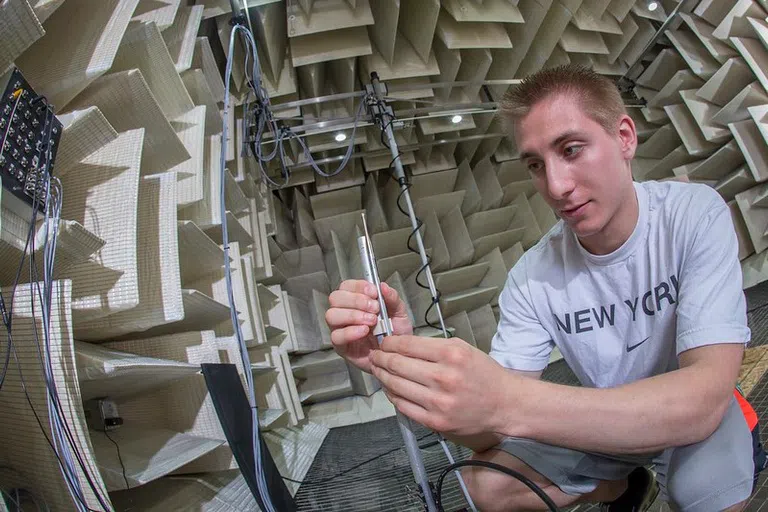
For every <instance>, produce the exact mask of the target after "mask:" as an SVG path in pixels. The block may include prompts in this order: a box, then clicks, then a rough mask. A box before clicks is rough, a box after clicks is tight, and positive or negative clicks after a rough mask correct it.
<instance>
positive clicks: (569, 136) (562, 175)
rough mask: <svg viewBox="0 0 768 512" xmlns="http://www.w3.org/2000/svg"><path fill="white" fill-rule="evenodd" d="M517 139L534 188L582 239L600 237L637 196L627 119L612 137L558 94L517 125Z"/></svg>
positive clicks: (631, 130)
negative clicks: (622, 208)
mask: <svg viewBox="0 0 768 512" xmlns="http://www.w3.org/2000/svg"><path fill="white" fill-rule="evenodd" d="M627 132H629V133H627ZM515 138H516V141H517V147H518V149H519V150H520V155H521V159H522V162H523V164H524V165H525V166H526V167H527V168H528V170H529V172H530V174H531V176H532V178H533V182H534V185H535V187H536V190H537V191H538V192H539V193H540V194H541V195H542V196H543V197H544V199H545V200H546V202H547V203H548V204H549V205H550V206H551V207H552V208H553V209H554V210H555V212H556V213H557V215H558V216H559V217H560V218H562V219H563V220H564V221H565V222H566V223H567V224H568V225H569V226H570V227H571V229H572V230H573V231H574V232H575V233H576V235H578V236H579V237H580V238H582V239H588V238H589V237H594V236H599V234H600V233H601V231H602V230H603V229H604V228H605V227H606V226H607V225H608V223H609V222H610V221H611V220H612V219H613V218H614V216H615V215H616V213H617V212H618V211H619V210H620V209H621V207H622V202H624V201H626V198H627V197H628V196H627V194H628V193H630V191H631V193H634V191H633V189H632V174H631V170H630V166H629V162H630V160H631V159H632V157H633V156H634V150H635V147H636V139H635V138H634V125H632V121H631V119H629V118H628V117H626V119H624V120H622V122H621V123H619V124H617V127H616V132H615V133H614V134H609V133H607V132H606V131H605V130H604V129H603V127H602V126H601V125H600V124H599V123H597V121H595V120H593V119H592V118H590V117H589V116H587V115H586V114H585V113H584V112H583V111H582V110H581V107H580V105H579V104H578V103H577V102H576V101H574V100H573V99H571V97H570V96H566V95H556V96H552V97H550V98H545V99H544V100H542V101H540V102H538V103H537V104H536V105H535V106H534V107H533V108H532V109H531V111H530V112H529V113H528V115H526V116H525V117H524V118H523V119H521V120H519V121H518V122H517V126H516V130H515Z"/></svg>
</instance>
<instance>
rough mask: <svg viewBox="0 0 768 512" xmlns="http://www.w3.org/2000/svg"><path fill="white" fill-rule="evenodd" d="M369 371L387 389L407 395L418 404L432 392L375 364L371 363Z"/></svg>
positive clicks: (397, 393) (402, 395)
mask: <svg viewBox="0 0 768 512" xmlns="http://www.w3.org/2000/svg"><path fill="white" fill-rule="evenodd" d="M372 355H373V354H372ZM371 371H372V372H373V375H374V376H375V377H376V378H377V379H379V382H381V385H382V386H383V387H384V388H385V389H386V390H387V391H389V392H390V393H394V394H395V395H399V396H401V397H407V399H408V400H409V401H411V402H413V403H414V404H417V405H419V406H422V407H423V406H425V405H426V404H427V402H428V401H429V399H430V398H429V397H430V396H431V395H432V393H433V392H432V391H430V389H429V388H428V387H426V386H423V385H421V384H419V383H417V382H413V381H410V380H408V379H404V378H402V377H400V376H398V375H394V374H392V373H390V372H388V371H387V370H386V369H385V368H382V367H381V366H378V365H376V364H372V365H371Z"/></svg>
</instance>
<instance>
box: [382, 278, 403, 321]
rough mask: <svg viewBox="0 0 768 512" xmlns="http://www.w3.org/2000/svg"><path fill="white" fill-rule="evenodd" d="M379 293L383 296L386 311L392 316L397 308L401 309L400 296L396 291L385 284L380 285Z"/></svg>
mask: <svg viewBox="0 0 768 512" xmlns="http://www.w3.org/2000/svg"><path fill="white" fill-rule="evenodd" d="M381 293H382V295H384V303H385V304H386V305H387V311H389V313H390V314H392V315H394V314H395V313H396V312H398V311H397V310H398V307H402V304H403V302H402V301H401V300H400V296H399V295H398V294H397V290H395V289H394V288H392V287H391V286H389V285H388V284H387V283H381Z"/></svg>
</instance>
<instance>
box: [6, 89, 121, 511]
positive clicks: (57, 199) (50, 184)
mask: <svg viewBox="0 0 768 512" xmlns="http://www.w3.org/2000/svg"><path fill="white" fill-rule="evenodd" d="M33 101H42V102H43V103H44V105H45V107H46V109H47V113H46V120H47V125H48V131H47V133H46V135H45V139H44V141H43V143H42V144H41V146H40V148H38V156H39V157H41V158H40V162H41V163H42V166H43V168H44V174H43V176H44V178H45V180H44V183H43V184H42V186H44V187H45V203H46V204H45V217H44V220H43V226H42V233H43V236H42V243H43V246H42V253H43V276H42V277H43V279H42V284H41V281H40V276H39V275H38V271H37V262H36V261H35V253H36V248H35V243H36V238H37V236H36V235H37V234H36V233H35V227H36V224H35V221H36V218H37V211H38V208H39V195H38V194H34V198H33V203H32V214H31V218H30V220H29V229H28V231H27V238H26V242H25V245H24V249H23V250H22V255H21V260H20V261H19V266H18V270H17V272H16V277H15V280H14V283H13V287H12V289H11V297H10V301H9V304H6V302H5V300H4V297H3V295H2V293H0V314H2V321H3V324H4V325H5V328H6V332H7V338H8V342H7V351H6V356H5V362H4V365H3V373H2V376H1V377H0V388H1V387H2V384H3V382H4V380H5V374H6V372H7V369H8V365H9V360H10V356H11V354H12V355H13V358H14V361H15V363H16V367H17V369H18V372H19V380H20V383H21V387H22V390H23V392H24V395H25V398H26V400H27V403H28V404H29V407H30V409H31V410H32V414H33V415H34V417H35V420H36V421H37V424H38V426H39V427H40V431H41V432H42V434H43V436H44V437H45V439H46V441H47V442H48V445H49V446H50V447H51V450H52V451H53V453H54V455H55V456H56V459H57V460H58V462H59V469H60V470H61V473H62V476H63V477H64V481H65V483H66V485H67V488H68V490H69V492H70V494H71V496H72V498H73V500H74V502H75V506H76V509H77V510H78V511H85V512H91V511H93V509H91V508H90V507H89V506H88V503H87V501H86V498H85V494H84V492H83V487H82V485H81V482H80V479H79V477H78V470H79V471H82V473H83V474H84V476H85V479H86V481H87V483H88V487H89V488H90V489H91V491H92V492H93V494H94V495H95V496H96V499H97V500H98V501H99V505H100V506H101V507H102V509H103V510H104V511H106V510H110V509H111V507H110V505H109V498H108V497H107V496H105V495H104V494H103V493H102V490H101V489H100V488H99V487H98V486H97V485H96V483H95V478H94V477H93V476H92V475H91V471H90V468H88V466H87V465H86V463H85V460H84V457H83V454H82V452H81V449H80V447H79V446H78V444H77V440H76V439H75V436H74V434H73V432H72V428H71V426H70V424H69V422H68V420H67V417H66V415H65V412H64V408H63V407H62V404H61V399H60V397H59V393H58V390H57V388H56V381H55V377H54V372H53V364H52V356H51V337H50V335H51V333H50V328H51V313H52V312H51V306H52V301H53V269H54V263H55V257H56V245H57V241H58V229H59V222H60V220H61V206H62V200H63V191H62V187H61V182H60V181H59V180H58V178H51V177H50V168H51V160H52V148H51V130H52V126H53V119H54V113H53V112H54V109H53V106H52V105H50V104H49V103H48V101H47V100H46V98H45V97H44V96H39V97H38V98H36V99H35V100H33ZM27 251H29V258H30V261H29V286H30V300H31V316H32V319H33V321H32V326H33V333H34V337H35V344H36V348H37V356H38V361H39V363H40V368H41V371H42V375H43V379H44V381H45V386H46V401H47V408H48V420H49V428H50V432H51V435H50V437H49V436H48V433H47V432H46V429H45V427H43V423H42V421H41V420H40V416H39V414H38V412H37V410H36V409H35V407H34V405H33V404H32V400H31V398H30V396H29V392H28V390H27V385H26V382H25V380H24V375H23V372H22V368H21V364H20V362H19V359H18V356H17V354H16V348H15V346H14V343H13V332H12V327H13V302H14V297H15V294H16V287H17V286H18V284H19V279H20V278H21V272H22V270H23V268H24V262H25V261H26V257H27ZM36 300H39V302H40V305H41V315H42V331H43V345H42V346H41V344H40V338H39V336H40V334H39V332H38V329H37V323H36V322H35V321H34V317H35V301H36ZM94 512H95V511H94Z"/></svg>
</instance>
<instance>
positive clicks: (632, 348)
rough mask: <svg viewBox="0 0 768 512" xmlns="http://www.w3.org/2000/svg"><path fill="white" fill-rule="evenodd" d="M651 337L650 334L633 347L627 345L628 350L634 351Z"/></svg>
mask: <svg viewBox="0 0 768 512" xmlns="http://www.w3.org/2000/svg"><path fill="white" fill-rule="evenodd" d="M650 338H651V337H650V336H648V337H647V338H645V339H644V340H643V341H641V342H640V343H637V344H635V345H632V346H631V347H627V352H632V351H633V350H635V349H636V348H637V347H639V346H640V345H642V344H643V343H645V342H646V341H648V340H649V339H650Z"/></svg>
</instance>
